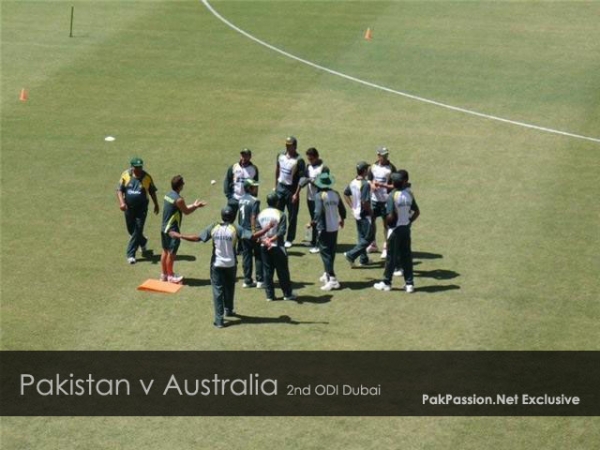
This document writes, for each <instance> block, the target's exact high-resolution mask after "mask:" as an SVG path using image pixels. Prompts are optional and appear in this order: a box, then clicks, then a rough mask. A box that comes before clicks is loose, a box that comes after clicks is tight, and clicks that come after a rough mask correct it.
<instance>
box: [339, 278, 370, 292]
mask: <svg viewBox="0 0 600 450" xmlns="http://www.w3.org/2000/svg"><path fill="white" fill-rule="evenodd" d="M376 282H377V280H376V279H374V278H372V279H370V280H361V281H342V282H341V285H342V289H350V290H351V291H359V290H361V289H369V288H372V287H373V284H374V283H376Z"/></svg>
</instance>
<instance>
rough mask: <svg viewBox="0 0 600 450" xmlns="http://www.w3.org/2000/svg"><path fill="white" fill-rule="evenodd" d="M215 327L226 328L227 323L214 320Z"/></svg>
mask: <svg viewBox="0 0 600 450" xmlns="http://www.w3.org/2000/svg"><path fill="white" fill-rule="evenodd" d="M213 325H214V326H215V328H225V324H224V323H223V322H213Z"/></svg>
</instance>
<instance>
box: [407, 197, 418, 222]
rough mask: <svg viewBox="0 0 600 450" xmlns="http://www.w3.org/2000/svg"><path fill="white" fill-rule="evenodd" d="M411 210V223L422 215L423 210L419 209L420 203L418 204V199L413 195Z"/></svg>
mask: <svg viewBox="0 0 600 450" xmlns="http://www.w3.org/2000/svg"><path fill="white" fill-rule="evenodd" d="M410 210H411V211H412V214H411V215H410V219H408V220H410V223H413V222H414V221H415V220H417V219H418V218H419V216H420V215H421V211H420V210H419V205H417V201H416V200H415V198H414V197H413V201H412V204H411V205H410Z"/></svg>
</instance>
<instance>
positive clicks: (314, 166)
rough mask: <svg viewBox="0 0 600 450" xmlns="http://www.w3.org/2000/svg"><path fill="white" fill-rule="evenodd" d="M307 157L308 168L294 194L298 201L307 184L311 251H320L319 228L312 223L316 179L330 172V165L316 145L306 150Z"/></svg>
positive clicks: (313, 218)
mask: <svg viewBox="0 0 600 450" xmlns="http://www.w3.org/2000/svg"><path fill="white" fill-rule="evenodd" d="M306 159H307V161H308V164H307V165H306V170H305V171H304V173H303V174H301V176H300V183H298V188H297V189H296V193H295V194H294V196H295V197H296V199H295V200H294V201H297V197H298V196H299V195H300V189H302V188H303V187H305V186H307V188H306V191H307V192H306V205H307V206H308V213H309V214H310V220H311V226H310V234H311V239H310V242H309V244H308V245H310V247H311V248H310V253H319V247H318V246H317V229H316V227H314V226H313V225H312V222H313V221H314V220H315V196H316V195H317V187H316V186H315V184H314V181H315V179H316V178H317V177H318V176H319V175H321V173H325V172H329V167H327V166H326V165H325V164H324V163H323V160H322V159H321V158H320V157H319V151H318V150H317V149H316V148H314V147H311V148H309V149H308V150H306Z"/></svg>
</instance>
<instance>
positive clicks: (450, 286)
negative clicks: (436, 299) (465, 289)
mask: <svg viewBox="0 0 600 450" xmlns="http://www.w3.org/2000/svg"><path fill="white" fill-rule="evenodd" d="M456 289H460V286H458V285H456V284H446V285H440V286H423V287H416V288H415V292H425V293H429V294H433V293H435V292H444V291H454V290H456Z"/></svg>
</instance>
